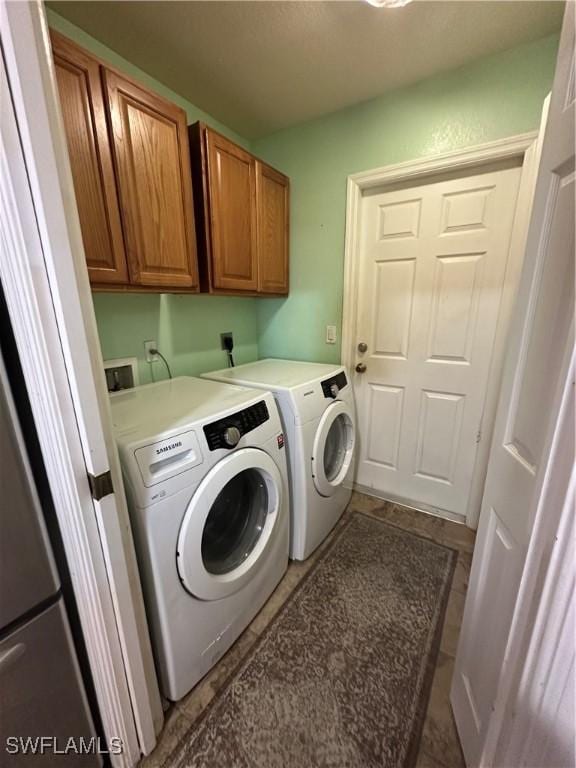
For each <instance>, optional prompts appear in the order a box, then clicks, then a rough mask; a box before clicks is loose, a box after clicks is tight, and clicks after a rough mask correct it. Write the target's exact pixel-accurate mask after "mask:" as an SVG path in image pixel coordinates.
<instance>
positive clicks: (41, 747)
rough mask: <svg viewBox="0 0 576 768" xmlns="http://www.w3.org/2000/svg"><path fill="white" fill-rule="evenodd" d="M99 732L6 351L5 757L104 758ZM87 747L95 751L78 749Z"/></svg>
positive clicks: (2, 477)
mask: <svg viewBox="0 0 576 768" xmlns="http://www.w3.org/2000/svg"><path fill="white" fill-rule="evenodd" d="M41 737H44V739H43V740H41ZM81 737H83V742H81ZM93 737H94V738H95V730H94V725H93V720H92V717H91V714H90V708H89V705H88V700H87V697H86V691H85V686H84V683H83V680H82V675H81V672H80V667H79V664H78V658H77V654H76V652H75V648H74V643H73V639H72V635H71V632H70V626H69V622H68V617H67V614H66V609H65V606H64V601H63V598H62V593H61V585H60V579H59V576H58V571H57V568H56V564H55V560H54V556H53V553H52V549H51V547H50V542H49V538H48V535H47V531H46V526H45V522H44V518H43V514H42V506H41V499H40V498H39V496H38V493H37V490H36V486H35V483H34V478H33V475H32V471H31V467H30V462H29V459H28V455H27V451H26V444H25V441H24V436H23V434H22V431H21V428H20V424H19V421H18V417H17V412H16V408H15V403H14V399H13V397H12V392H11V391H10V386H9V381H8V377H7V373H6V369H5V367H4V362H3V359H2V356H1V354H0V765H2V766H6V768H8V767H10V768H12V766H28V765H31V766H38V767H39V766H43V765H46V766H48V765H50V766H64V767H66V766H67V768H71V766H76V765H79V766H98V765H101V764H102V758H101V757H100V756H98V755H96V754H94V752H95V751H97V750H98V743H97V741H91V739H92V738H93ZM71 738H72V741H71ZM86 745H87V746H86ZM83 750H86V751H88V752H92V754H87V755H81V754H79V752H81V751H83Z"/></svg>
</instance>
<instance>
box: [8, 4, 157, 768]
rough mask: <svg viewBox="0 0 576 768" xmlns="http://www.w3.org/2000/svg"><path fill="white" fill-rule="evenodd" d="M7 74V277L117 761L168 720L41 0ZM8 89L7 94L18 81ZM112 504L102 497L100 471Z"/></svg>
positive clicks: (18, 12)
mask: <svg viewBox="0 0 576 768" xmlns="http://www.w3.org/2000/svg"><path fill="white" fill-rule="evenodd" d="M0 14H1V15H0V25H1V31H2V46H3V53H4V57H5V66H6V70H4V66H3V67H2V78H3V82H2V93H3V94H6V95H7V94H8V93H9V91H8V88H10V93H11V95H12V100H13V104H14V110H12V109H11V104H10V99H9V98H7V99H6V104H4V102H3V110H2V153H1V160H2V178H1V181H0V193H1V205H0V213H1V217H2V236H3V248H2V254H1V259H0V270H1V275H2V282H3V287H4V291H5V295H6V301H7V304H8V309H9V312H10V317H11V321H12V326H13V330H14V335H15V337H16V343H17V346H18V351H19V356H20V361H21V364H22V368H23V371H24V375H25V380H26V383H27V388H28V394H29V397H30V401H31V407H32V411H33V415H34V420H35V424H36V429H37V431H38V437H39V441H40V446H41V449H42V454H43V458H44V462H45V465H46V471H47V474H48V479H49V483H50V487H51V491H52V495H53V499H54V505H55V508H56V513H57V517H58V522H59V526H60V530H61V532H62V537H63V543H64V548H65V552H66V557H67V560H68V564H69V567H70V573H71V578H72V586H73V589H74V592H75V596H76V601H77V604H78V611H79V616H80V622H81V626H82V631H83V635H84V638H85V641H86V647H87V653H88V659H89V663H90V667H91V671H92V676H93V680H94V686H95V689H96V696H97V698H98V704H99V709H100V715H101V718H102V722H103V727H104V731H105V735H106V737H107V738H110V737H112V736H115V737H119V738H121V739H122V741H123V744H124V752H123V754H121V755H116V756H114V755H113V756H111V760H112V764H113V765H114V766H115V767H116V766H121V767H122V768H124V766H126V768H129V766H133V765H135V764H136V763H137V762H138V761H139V759H140V756H141V753H142V752H145V753H147V752H149V751H150V750H151V749H152V748H153V746H154V744H155V742H156V733H157V731H158V730H159V728H160V726H161V723H162V719H163V715H162V709H161V702H160V697H159V692H158V687H157V683H156V677H155V671H154V666H153V660H152V654H151V648H150V642H149V637H148V632H147V627H146V622H145V614H144V605H143V600H142V595H141V591H140V582H139V578H138V573H137V568H136V562H135V555H134V549H133V542H132V536H131V531H130V525H129V521H128V516H127V509H126V503H125V499H124V494H123V484H122V477H121V472H120V467H119V462H118V457H117V452H116V448H115V445H114V441H113V437H112V432H111V426H110V420H109V403H108V396H107V392H106V386H105V379H104V372H103V368H102V357H101V353H100V347H99V342H98V336H97V330H96V323H95V318H94V312H93V308H92V302H91V295H90V287H89V283H88V278H87V270H86V265H85V257H84V249H83V244H82V236H81V231H80V224H79V220H78V213H77V208H76V202H75V195H74V188H73V182H72V175H71V170H70V164H69V159H68V153H67V148H66V142H65V137H64V131H63V127H62V119H61V114H60V107H59V102H58V98H57V90H56V83H55V77H54V71H53V64H52V59H51V54H50V44H49V36H48V29H47V24H46V19H45V16H44V10H43V6H42V3H40V2H29V3H28V2H22V3H6V2H2V4H1V6H0ZM7 81H8V82H9V86H8V82H7ZM108 470H110V473H111V476H112V480H113V485H114V489H115V493H114V494H109V495H107V496H105V497H104V498H103V499H101V500H100V501H96V500H94V499H93V498H92V494H91V491H90V487H89V483H88V476H87V475H88V473H90V474H92V475H94V476H97V475H100V474H103V473H105V472H107V471H108Z"/></svg>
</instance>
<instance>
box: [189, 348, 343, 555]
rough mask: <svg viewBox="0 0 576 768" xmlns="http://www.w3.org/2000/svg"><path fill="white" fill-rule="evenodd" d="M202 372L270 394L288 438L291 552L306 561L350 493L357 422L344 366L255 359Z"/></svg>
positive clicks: (212, 377)
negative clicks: (269, 392)
mask: <svg viewBox="0 0 576 768" xmlns="http://www.w3.org/2000/svg"><path fill="white" fill-rule="evenodd" d="M202 375H203V377H205V378H210V379H212V380H215V381H222V382H229V383H233V384H243V385H246V386H249V387H258V388H261V389H266V390H271V391H272V392H273V393H274V397H275V398H276V402H277V403H278V407H279V408H280V415H281V417H282V422H283V426H284V430H285V432H286V437H287V442H288V446H287V447H288V455H289V469H290V486H291V535H290V557H291V558H292V559H295V560H305V559H306V558H307V557H308V556H309V555H310V554H312V552H313V551H314V550H315V549H316V547H318V546H319V544H321V543H322V541H323V540H324V539H325V538H326V536H327V535H328V533H329V532H330V531H331V530H332V528H333V527H334V525H335V524H336V522H337V521H338V519H339V518H340V516H341V515H342V512H343V511H344V509H345V508H346V505H347V504H348V502H349V501H350V495H351V493H352V480H353V474H354V462H353V458H354V445H355V441H356V426H355V409H354V397H353V393H352V386H351V384H350V382H349V380H348V375H347V373H346V370H345V368H344V367H343V366H340V365H336V366H335V365H322V364H320V363H302V362H295V361H292V360H260V361H258V362H257V363H248V364H247V365H239V366H236V367H235V368H224V369H223V370H221V371H213V372H211V373H205V374H202Z"/></svg>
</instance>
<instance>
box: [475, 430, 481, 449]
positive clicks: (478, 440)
mask: <svg viewBox="0 0 576 768" xmlns="http://www.w3.org/2000/svg"><path fill="white" fill-rule="evenodd" d="M480 440H482V430H481V429H479V430H478V432H477V433H476V445H478V443H479V442H480Z"/></svg>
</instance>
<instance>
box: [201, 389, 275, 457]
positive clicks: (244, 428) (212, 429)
mask: <svg viewBox="0 0 576 768" xmlns="http://www.w3.org/2000/svg"><path fill="white" fill-rule="evenodd" d="M269 418H270V414H269V413H268V407H267V405H266V403H265V402H264V400H262V401H260V402H259V403H256V404H255V405H251V406H250V407H249V408H244V410H242V411H238V412H237V413H233V414H232V415H230V416H226V417H225V418H223V419H218V421H213V422H212V423H211V424H206V425H205V426H204V434H205V436H206V442H207V443H208V448H210V450H211V451H217V450H219V449H220V448H235V447H236V446H237V445H238V443H239V442H240V440H241V438H242V436H243V435H247V434H248V432H251V431H252V430H253V429H256V427H259V426H260V424H264V422H265V421H268V419H269Z"/></svg>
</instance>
